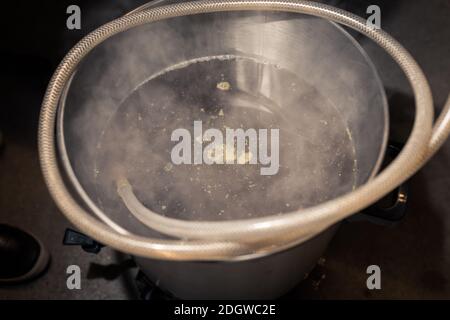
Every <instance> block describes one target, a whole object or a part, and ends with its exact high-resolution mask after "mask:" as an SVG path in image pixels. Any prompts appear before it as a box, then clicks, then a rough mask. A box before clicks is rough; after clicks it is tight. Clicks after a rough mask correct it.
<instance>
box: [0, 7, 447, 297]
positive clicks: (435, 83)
mask: <svg viewBox="0 0 450 320" xmlns="http://www.w3.org/2000/svg"><path fill="white" fill-rule="evenodd" d="M141 2H143V1H141ZM335 2H338V3H339V5H342V6H347V9H350V10H354V11H355V12H358V13H359V14H363V13H364V12H363V11H361V4H356V5H354V3H358V0H353V1H349V2H350V3H352V4H351V5H347V4H346V2H345V1H340V0H336V1H335ZM373 2H374V3H379V4H380V6H381V8H382V13H383V20H382V23H383V25H382V27H383V28H384V29H385V30H386V31H388V32H389V33H391V34H392V35H393V36H394V37H395V38H397V39H398V40H399V41H400V42H401V43H402V44H403V45H404V46H405V47H406V48H407V49H408V50H409V51H410V52H411V53H412V55H413V56H414V57H415V58H416V59H417V61H418V62H419V64H420V65H421V67H422V68H423V70H424V72H425V74H426V76H427V77H428V79H429V81H430V83H431V87H432V89H433V94H434V97H435V103H436V110H440V109H441V108H442V106H443V104H444V102H445V99H446V97H447V94H448V93H449V92H450V19H449V16H450V1H448V0H428V1H427V0H391V1H373ZM18 3H20V1H19V2H18ZM97 3H98V6H100V5H104V6H106V7H107V4H104V3H105V1H99V2H97ZM126 3H127V5H120V6H119V5H116V6H113V9H110V10H106V11H102V12H103V16H102V17H101V21H98V22H97V23H92V25H90V26H89V30H91V29H92V28H93V27H95V26H96V25H98V24H100V22H104V21H106V20H108V19H111V18H113V17H115V16H118V15H120V14H121V13H122V12H125V11H126V10H128V9H129V7H130V8H131V7H133V6H135V5H136V4H135V3H132V1H128V2H126ZM347 3H348V2H347ZM363 3H365V2H364V1H363ZM18 5H20V4H18ZM45 6H50V5H49V4H47V5H45ZM59 6H60V9H61V10H62V11H60V12H62V16H61V17H60V19H59V18H58V19H59V20H58V23H64V19H65V9H64V6H63V4H59ZM66 6H67V5H66ZM92 7H94V5H92ZM58 10H59V9H58ZM12 15H13V16H14V12H12ZM88 15H92V13H88ZM30 17H34V18H35V19H37V18H36V17H35V16H34V15H30ZM30 19H31V18H30ZM55 23H56V22H55ZM48 25H50V26H52V23H48ZM39 26H40V24H39V22H36V28H39ZM2 27H7V29H6V30H7V32H8V35H7V36H6V39H5V41H6V43H9V45H10V47H9V50H8V49H6V50H5V49H4V48H3V49H2V57H3V58H4V59H3V63H5V59H6V61H7V63H5V65H4V66H2V71H1V76H0V79H1V86H2V87H3V90H5V92H3V93H2V96H5V97H6V99H5V100H4V104H2V107H1V111H0V112H1V113H0V115H1V117H0V128H1V130H2V131H3V134H4V140H5V146H4V148H3V150H2V151H1V154H0V177H1V178H0V222H2V223H3V222H5V223H10V224H13V225H17V226H21V227H23V228H24V229H26V230H29V231H31V232H33V233H34V234H35V235H36V236H38V237H39V238H41V239H42V241H43V242H44V243H45V244H46V245H47V246H48V248H49V249H50V251H51V253H52V264H51V267H50V269H49V271H48V273H47V274H46V275H45V276H43V277H42V278H40V279H38V280H36V281H34V282H32V283H30V284H27V285H21V286H16V287H0V299H6V298H9V299H128V298H136V294H135V291H134V289H133V285H132V283H131V282H130V281H129V279H128V278H127V277H125V276H119V274H120V273H117V272H116V271H117V270H121V269H126V268H127V266H128V264H127V263H126V262H125V263H123V262H122V264H118V265H117V263H119V262H120V261H123V260H124V259H127V257H123V256H121V255H119V254H118V253H116V252H114V251H113V250H110V249H105V250H103V251H102V252H101V253H100V254H99V255H97V256H96V255H91V254H87V253H84V252H83V251H81V250H80V249H79V248H77V247H63V246H62V244H61V239H62V236H63V232H64V229H65V228H67V227H69V226H70V225H69V223H68V222H67V220H66V219H65V218H64V216H63V215H62V214H61V213H60V212H58V209H57V208H56V207H55V205H54V203H53V201H52V200H51V198H50V196H49V194H48V192H47V189H46V187H45V185H44V183H43V180H42V176H41V173H40V168H39V162H38V155H37V148H36V132H37V119H38V113H39V107H40V102H41V99H42V96H43V92H44V90H45V86H46V83H47V81H48V79H49V76H50V75H51V72H52V69H53V68H54V66H55V63H56V61H57V60H58V59H59V58H61V56H62V53H63V52H64V51H65V50H67V48H68V47H70V46H71V45H73V43H74V41H75V40H76V39H77V38H79V36H80V35H81V34H76V35H72V36H71V35H68V36H67V38H66V39H65V40H64V41H65V42H64V43H63V45H61V46H59V47H57V44H55V42H56V43H57V42H58V41H60V40H61V38H58V37H57V36H55V38H51V37H50V35H49V36H48V37H45V32H44V31H42V32H41V33H40V32H37V36H36V37H33V38H32V39H31V38H30V39H29V41H30V42H31V43H34V45H33V48H36V49H35V50H34V51H33V50H31V51H32V55H33V59H34V60H31V62H29V63H26V64H24V65H22V66H20V64H19V63H18V62H19V61H20V60H19V59H20V58H21V57H22V58H23V57H29V56H27V54H29V51H30V50H28V49H29V48H28V47H27V45H25V44H23V43H22V41H25V39H18V38H19V36H18V35H15V34H14V33H13V32H12V26H11V25H9V26H2ZM18 28H19V31H17V30H16V31H17V32H22V33H26V32H27V30H25V29H23V28H22V27H18ZM20 28H22V29H20ZM48 28H51V27H48ZM2 29H3V31H5V28H2ZM87 31H88V30H87ZM66 32H67V31H66ZM61 34H63V35H66V34H67V33H61ZM61 34H58V36H59V37H61ZM39 36H40V37H39ZM44 38H47V39H44ZM359 41H360V42H361V43H362V44H363V46H364V47H365V49H366V50H367V52H368V53H369V55H370V56H371V58H372V59H373V60H374V62H375V64H376V66H377V68H378V69H379V72H380V75H381V78H382V80H383V82H384V85H385V87H386V89H387V92H388V96H389V99H390V108H391V113H392V117H391V126H392V131H391V137H392V138H395V139H396V140H402V139H403V138H404V137H405V136H406V135H407V132H408V127H409V121H410V119H411V114H412V112H411V109H412V107H413V103H412V101H411V90H410V89H409V87H408V84H407V82H406V80H405V78H404V76H403V75H402V74H401V71H400V69H399V68H398V67H397V66H395V64H394V63H393V62H392V61H391V60H390V59H389V58H388V57H387V55H386V54H385V53H383V52H381V50H379V49H378V48H376V46H375V45H374V44H372V43H371V42H370V41H368V40H366V39H361V38H359ZM11 48H12V49H11ZM52 50H53V51H52ZM50 51H52V52H54V53H52V55H50V56H51V58H47V57H48V56H49V54H48V52H50ZM449 166H450V143H447V144H446V145H445V146H444V147H443V149H442V150H441V151H440V152H439V153H438V154H437V155H436V156H435V157H434V159H433V160H432V161H431V162H430V163H429V164H427V166H426V167H425V168H423V169H422V170H421V171H420V172H419V173H418V174H417V175H415V176H414V177H413V178H412V179H411V181H410V202H409V208H408V212H407V216H406V217H405V219H404V220H403V221H402V222H401V223H399V224H398V225H396V226H393V227H386V226H378V225H374V224H370V223H367V222H353V223H346V224H344V225H343V226H342V227H341V229H340V230H339V232H338V234H337V235H336V237H335V239H334V240H333V241H332V243H331V246H330V247H329V249H328V250H327V252H326V254H325V255H324V258H323V259H322V260H321V263H320V265H319V266H318V267H317V268H316V269H315V270H314V271H313V272H312V273H311V275H310V277H309V278H308V279H307V280H305V281H304V282H303V283H302V284H301V285H299V286H298V287H297V288H296V289H295V290H294V291H293V292H291V293H290V294H289V295H288V296H287V298H306V299H307V298H319V299H347V298H355V299H367V298H368V299H379V298H389V299H399V298H402V299H403V298H408V299H418V298H420V299H430V298H437V299H450V192H449V191H450V170H449ZM0 263H1V261H0ZM71 264H76V265H79V266H80V267H81V270H82V289H81V290H73V291H70V290H68V289H67V287H66V273H65V270H66V268H67V266H68V265H71ZM371 264H376V265H379V266H380V268H381V270H382V289H381V290H375V291H369V290H368V289H367V288H366V279H367V274H366V268H367V266H369V265H371ZM133 272H136V270H131V273H133Z"/></svg>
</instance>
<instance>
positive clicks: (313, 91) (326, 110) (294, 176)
mask: <svg viewBox="0 0 450 320" xmlns="http://www.w3.org/2000/svg"><path fill="white" fill-rule="evenodd" d="M265 15H266V13H259V14H255V15H254V16H252V18H251V19H254V20H256V21H264V22H263V23H261V24H259V25H258V24H254V23H243V24H242V26H240V27H239V32H234V33H233V32H230V33H226V32H225V31H226V29H227V25H226V24H225V22H223V21H227V20H226V19H223V20H220V22H218V21H219V20H215V19H212V16H211V15H205V18H204V19H202V18H200V17H196V16H194V17H189V18H177V19H178V20H177V22H175V21H174V20H169V21H161V22H158V23H153V24H151V25H148V26H143V27H139V28H135V29H132V30H130V31H127V32H126V33H124V34H119V35H116V36H114V37H113V38H112V39H111V41H108V42H107V43H105V44H104V45H103V46H102V47H100V48H98V49H96V50H94V52H92V53H91V55H90V57H89V59H87V61H85V65H84V66H82V67H81V68H80V70H79V71H78V74H77V76H76V78H75V79H74V82H73V84H72V88H71V89H72V90H71V94H72V95H73V96H70V95H69V100H70V101H72V103H73V104H74V105H76V106H79V105H82V106H83V108H70V109H68V110H69V112H70V114H68V115H67V117H70V118H71V119H73V120H72V123H71V125H70V128H69V129H68V130H67V131H68V132H67V136H71V137H72V139H73V141H69V143H68V144H71V145H83V149H82V150H81V151H78V150H77V151H71V154H70V155H69V156H70V157H71V159H74V160H72V163H73V166H74V167H75V171H76V172H77V175H79V176H84V177H85V179H83V186H84V187H85V188H86V190H87V192H88V194H89V195H90V196H91V197H92V199H93V200H94V201H95V202H96V203H98V204H99V206H100V207H101V208H102V209H103V210H104V212H106V213H107V214H109V215H111V217H112V218H113V220H116V221H120V224H122V225H127V224H132V225H133V226H135V225H136V223H135V222H132V221H133V219H134V218H133V217H132V215H131V214H130V213H129V211H128V210H127V209H126V207H125V206H124V204H123V202H122V199H121V198H120V197H119V195H118V194H117V188H116V184H117V181H118V180H119V179H121V178H126V179H127V180H128V181H129V182H130V184H131V186H132V188H133V192H134V193H135V195H136V197H137V199H139V201H141V202H142V204H143V205H144V206H145V207H147V208H149V209H150V210H152V211H154V212H157V213H159V214H162V215H165V216H167V217H172V218H178V219H184V220H199V221H207V220H209V221H217V220H231V219H245V218H252V217H260V216H266V215H274V214H282V213H285V212H291V211H293V210H296V209H299V208H305V207H309V206H313V205H316V204H319V203H321V202H323V201H326V200H328V199H332V198H334V197H336V196H339V195H341V194H344V193H346V192H349V191H351V190H352V189H353V188H355V187H356V185H357V184H358V179H359V177H358V173H359V168H358V166H359V159H360V158H359V157H358V156H357V155H356V153H357V150H356V148H355V136H354V135H352V132H354V130H351V129H350V128H349V123H357V121H356V120H357V119H358V117H365V116H367V114H365V112H367V111H365V110H366V109H364V108H362V107H361V109H355V108H354V107H355V104H356V103H357V102H358V101H360V100H361V98H360V97H359V96H358V94H359V93H358V92H356V91H355V92H353V93H352V94H351V95H348V96H347V97H345V98H342V101H347V102H348V108H347V109H345V112H346V114H342V110H343V108H342V104H339V106H338V107H337V106H336V104H337V102H336V100H335V99H334V96H325V95H324V94H323V90H320V87H319V86H318V85H317V83H318V81H317V80H316V79H318V78H320V79H324V80H323V81H322V82H323V88H325V89H329V83H330V82H333V81H331V80H329V79H328V78H327V77H328V76H329V75H328V74H322V75H321V74H315V73H308V72H306V71H302V70H301V69H299V68H300V66H302V67H304V68H305V69H306V68H307V67H308V65H307V64H306V63H304V60H305V61H307V60H308V59H309V60H311V59H312V58H313V57H314V55H315V52H313V51H308V50H306V47H307V46H305V50H303V51H301V50H299V49H298V48H296V49H295V52H296V55H295V57H296V58H298V60H299V67H298V68H297V70H291V69H288V68H286V66H285V65H284V64H283V63H280V64H278V63H275V62H274V61H276V59H269V58H266V57H265V56H266V53H267V55H270V54H273V52H276V53H277V54H279V55H280V57H281V56H282V55H283V54H285V53H286V54H290V51H289V50H288V49H287V48H281V47H276V48H275V49H276V50H275V49H274V48H271V47H268V45H267V43H270V42H269V41H268V40H267V39H263V40H261V36H260V34H261V32H263V31H264V32H263V34H268V36H267V37H268V39H276V41H275V40H274V41H275V43H276V44H277V46H280V43H281V40H280V39H282V37H283V36H284V35H285V34H286V30H288V28H285V29H283V28H284V26H289V28H291V27H292V23H294V22H293V21H294V20H284V19H279V20H277V19H278V18H274V21H273V22H268V19H267V16H265ZM274 16H275V17H277V15H274ZM279 16H281V14H280V15H279ZM227 17H231V14H230V15H227ZM238 17H239V15H238V14H236V17H235V19H236V20H238V19H239V18H238ZM233 19H234V18H231V20H230V21H231V22H229V23H230V24H231V25H232V24H233V21H234V20H233ZM248 19H250V18H248ZM251 19H250V21H253V20H251ZM244 22H247V20H245V19H244ZM253 22H254V21H253ZM304 22H305V24H306V23H308V24H309V25H310V26H309V27H308V28H311V25H315V24H316V25H315V27H316V30H320V28H322V29H323V30H328V29H327V28H330V25H329V24H327V23H325V24H326V25H322V24H321V23H318V22H317V21H316V20H308V21H303V20H301V19H299V20H298V21H297V22H296V23H298V24H299V25H300V26H301V24H302V23H304ZM186 26H189V28H187V27H186ZM261 26H264V27H265V28H266V29H265V30H262V29H261ZM208 27H209V29H208V30H209V32H208V33H207V34H206V33H205V32H202V31H203V30H204V29H205V28H208ZM332 28H334V27H332ZM279 30H281V31H282V32H284V33H282V32H281V31H279ZM333 30H334V29H333ZM334 31H335V30H334ZM252 32H254V33H255V34H254V35H253V36H252ZM270 32H275V33H276V34H275V35H272V37H270V36H269V34H270ZM277 32H279V33H277ZM244 35H245V36H246V38H245V40H244V41H241V38H240V37H242V38H244ZM258 35H259V36H258ZM301 35H302V33H299V36H301ZM308 39H309V38H308ZM309 40H310V39H309ZM259 41H260V42H259ZM277 41H278V42H277ZM286 41H287V40H286ZM310 41H311V40H310ZM225 43H226V44H225ZM230 43H231V44H232V45H230ZM299 43H301V42H300V41H299ZM339 43H343V42H342V41H341V42H339ZM290 44H291V43H290ZM292 45H294V44H292ZM295 45H297V44H295ZM253 46H254V47H256V48H259V49H257V50H253V52H251V53H246V52H247V49H249V48H253ZM321 46H323V47H324V48H325V49H326V46H325V45H322V44H320V46H318V47H317V48H322V47H321ZM266 48H267V52H266V51H265V49H266ZM325 49H324V51H326V50H328V49H326V50H325ZM283 50H284V51H283ZM345 50H350V49H345ZM255 51H257V52H258V54H255ZM327 52H328V51H326V53H327ZM308 55H309V56H308ZM289 58H290V57H289ZM280 60H281V59H280ZM355 61H356V60H355ZM326 63H328V62H324V64H325V66H326V65H327V64H326ZM350 65H352V66H353V64H350ZM361 65H362V64H361V63H360V64H354V66H355V68H360V69H361V68H362V67H361ZM344 66H346V67H347V68H344V67H342V70H341V69H337V71H336V72H337V73H338V74H339V75H340V76H342V77H345V78H346V79H347V80H349V81H350V82H355V83H356V82H357V81H359V79H358V76H357V73H356V72H353V71H354V70H353V71H352V69H350V68H349V67H348V65H344ZM299 70H300V71H301V72H300V71H299ZM92 74H95V75H97V76H96V77H93V76H92ZM77 79H82V80H83V81H81V80H80V81H77ZM341 80H342V82H343V83H345V81H344V80H345V79H341ZM334 82H335V81H334ZM311 83H315V84H314V85H312V84H311ZM339 83H340V82H338V84H339ZM339 88H340V87H338V86H336V88H334V87H333V88H332V89H329V91H330V92H335V91H338V89H339ZM369 98H370V99H374V98H373V97H369ZM339 102H340V101H339ZM352 110H353V111H352ZM355 110H356V111H357V112H355ZM194 121H202V123H203V126H204V128H203V130H204V131H205V130H207V129H209V128H214V129H219V130H221V131H222V132H223V133H225V130H226V129H227V128H231V129H238V128H242V129H244V130H246V129H249V128H253V129H255V130H259V129H268V131H269V132H270V129H279V138H280V143H279V152H280V153H279V159H280V168H279V171H278V173H277V174H276V175H273V176H270V175H269V176H262V175H261V174H260V169H261V167H262V165H261V164H257V165H254V164H249V163H247V162H245V161H244V162H245V164H239V165H236V164H234V165H214V164H212V165H208V164H193V165H187V164H181V165H177V164H174V163H173V162H172V161H171V151H172V148H173V147H174V145H175V144H176V142H173V141H171V134H172V132H173V131H174V130H176V129H178V128H186V129H188V130H191V129H192V126H193V123H194ZM369 127H370V126H368V128H369ZM375 133H376V132H375ZM375 133H374V137H375V138H374V139H376V138H377V136H376V134H375ZM370 147H372V146H370ZM74 150H75V149H74ZM69 153H70V152H69ZM247 153H248V151H247ZM357 159H358V162H357ZM133 228H134V229H136V228H135V227H133ZM140 230H143V229H140Z"/></svg>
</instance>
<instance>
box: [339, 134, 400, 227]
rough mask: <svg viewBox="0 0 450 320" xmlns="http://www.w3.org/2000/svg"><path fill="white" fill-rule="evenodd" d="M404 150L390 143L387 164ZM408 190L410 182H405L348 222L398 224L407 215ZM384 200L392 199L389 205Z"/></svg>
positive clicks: (387, 151)
mask: <svg viewBox="0 0 450 320" xmlns="http://www.w3.org/2000/svg"><path fill="white" fill-rule="evenodd" d="M402 148H403V144H400V143H397V142H393V141H390V142H389V144H388V146H387V149H386V159H385V162H391V161H392V160H394V159H395V157H397V155H398V154H399V153H400V151H401V150H402ZM408 189H409V188H408V181H405V182H404V183H402V184H401V185H400V186H399V187H398V188H396V189H395V190H394V191H392V192H391V193H390V194H388V195H387V196H386V197H385V198H383V199H382V200H380V201H378V202H377V203H375V204H373V205H372V206H370V207H368V208H366V209H364V210H363V211H362V212H360V213H358V214H356V215H354V216H352V217H350V218H348V219H347V220H348V221H350V222H353V221H369V222H372V223H375V224H381V225H392V224H396V223H397V222H399V221H400V220H402V219H403V218H404V217H405V215H406V207H407V201H408ZM384 199H391V200H390V201H389V204H388V205H386V204H385V202H386V201H383V200H384ZM392 199H393V200H392Z"/></svg>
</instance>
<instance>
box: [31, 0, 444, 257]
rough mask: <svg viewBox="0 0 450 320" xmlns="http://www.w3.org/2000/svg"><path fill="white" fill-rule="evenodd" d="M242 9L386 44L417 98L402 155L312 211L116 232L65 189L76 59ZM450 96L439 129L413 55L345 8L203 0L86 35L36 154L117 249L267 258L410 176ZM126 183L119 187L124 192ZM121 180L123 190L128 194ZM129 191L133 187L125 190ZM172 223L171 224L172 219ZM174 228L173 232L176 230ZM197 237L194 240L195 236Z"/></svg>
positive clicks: (55, 95) (71, 214)
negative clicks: (70, 84) (69, 92)
mask: <svg viewBox="0 0 450 320" xmlns="http://www.w3.org/2000/svg"><path fill="white" fill-rule="evenodd" d="M242 10H266V11H288V12H297V13H304V14H309V15H313V16H317V17H322V18H324V19H328V20H331V21H334V22H337V23H340V24H343V25H346V26H348V27H351V28H353V29H355V30H357V31H359V32H361V33H362V34H364V35H366V36H367V37H369V38H371V39H372V40H373V41H375V42H376V43H377V44H378V45H379V46H380V47H382V48H383V49H385V50H386V51H387V52H388V53H389V54H390V55H391V56H392V58H393V59H394V60H395V61H396V62H397V63H398V64H399V65H400V67H401V68H402V70H403V71H404V72H405V74H406V76H407V78H408V80H409V82H410V84H411V86H412V89H413V91H414V97H415V102H416V119H415V122H414V126H413V130H412V132H411V135H410V137H409V139H408V142H407V143H406V145H405V147H404V148H403V150H402V152H401V153H400V155H399V156H398V157H397V158H396V159H395V160H394V161H393V162H392V163H391V164H390V165H389V167H387V168H386V169H385V170H384V171H383V172H381V173H380V174H379V175H378V176H377V177H375V178H374V179H373V180H371V181H370V182H368V183H366V184H365V185H363V186H361V187H360V188H358V189H356V190H355V191H353V192H351V193H348V194H346V195H344V196H341V197H339V198H336V199H333V200H330V201H327V202H325V203H322V204H320V205H318V206H315V207H311V208H308V209H302V210H299V211H295V212H291V213H287V214H284V215H280V216H270V217H264V218H256V219H247V220H235V221H225V222H214V223H211V224H209V225H207V228H205V225H202V224H201V223H195V222H193V223H191V224H190V225H189V227H188V228H187V229H186V228H184V227H183V226H181V227H180V229H179V230H175V231H176V232H177V233H176V234H177V235H180V233H178V232H185V231H186V230H188V232H189V234H190V236H187V237H186V238H188V239H189V240H162V239H155V238H146V237H141V236H136V235H133V234H129V233H119V232H117V231H114V230H113V229H111V228H110V227H109V226H107V225H106V224H104V223H103V222H101V221H99V220H97V219H96V218H95V217H93V216H92V215H90V214H89V213H88V212H87V211H85V210H84V209H83V208H81V206H79V205H78V204H77V203H76V201H75V200H74V199H73V197H72V196H71V195H70V193H69V191H68V190H67V188H66V186H65V185H64V182H63V180H62V178H61V174H60V171H59V168H58V165H57V156H56V148H55V134H54V129H55V118H56V112H57V109H58V103H59V99H60V96H61V93H62V91H63V89H64V87H65V85H66V83H67V81H68V80H69V79H70V77H71V75H72V73H73V72H74V71H75V69H76V67H77V65H78V63H79V62H80V61H81V60H82V59H83V57H85V56H86V55H87V54H88V53H89V52H90V50H92V49H93V48H94V47H95V46H96V45H98V44H99V43H101V42H102V41H104V40H106V39H107V38H109V37H111V36H113V35H114V34H117V33H120V32H123V31H125V30H128V29H130V28H133V27H136V26H139V25H142V24H145V23H149V22H153V21H157V20H162V19H166V18H170V17H177V16H184V15H192V14H200V13H209V12H220V11H242ZM449 123H450V99H449V101H448V103H447V105H446V107H445V108H444V111H443V113H442V114H441V116H440V117H439V119H438V121H437V124H436V126H435V129H434V131H432V124H433V100H432V96H431V91H430V88H429V85H428V82H427V80H426V78H425V76H424V74H423V72H422V71H421V69H420V67H419V66H418V65H417V63H416V62H415V60H414V59H413V58H412V57H411V55H410V54H409V53H408V52H407V51H406V50H405V49H404V48H403V47H402V46H401V45H400V44H399V43H398V42H397V41H396V40H394V39H393V38H392V37H391V36H389V35H388V34H387V33H385V32H384V31H382V30H377V29H373V28H371V27H369V26H367V25H366V21H365V20H363V19H361V18H360V17H357V16H355V15H353V14H351V13H348V12H346V11H343V10H340V9H336V8H334V7H331V6H327V5H323V4H318V3H315V2H311V1H261V0H259V1H257V0H255V1H254V0H244V1H241V0H230V1H220V0H204V1H195V2H186V3H179V4H174V5H170V6H164V7H158V8H152V9H144V10H142V11H138V12H134V13H132V14H130V15H126V16H124V17H122V18H119V19H116V20H114V21H112V22H110V23H108V24H106V25H104V26H102V27H100V28H99V29H97V30H95V31H93V32H92V33H90V34H89V35H87V36H86V37H85V38H83V39H82V40H81V41H80V42H79V43H78V44H77V45H76V46H75V47H74V48H73V49H72V50H71V51H70V52H69V53H68V54H67V55H66V57H65V58H64V59H63V61H62V62H61V63H60V65H59V67H58V68H57V70H56V71H55V73H54V75H53V77H52V79H51V81H50V83H49V86H48V88H47V92H46V95H45V97H44V101H43V104H42V110H41V117H40V124H39V154H40V160H41V167H42V172H43V174H44V178H45V181H46V183H47V186H48V188H49V190H50V193H51V195H52V197H53V198H54V200H55V202H56V203H57V205H58V207H59V208H60V209H61V211H62V212H63V213H64V214H65V215H66V217H67V218H68V219H69V220H70V221H71V222H72V223H73V224H74V225H75V226H77V227H78V228H79V229H80V230H82V231H83V232H85V233H86V234H88V235H89V236H91V237H93V238H95V239H96V240H98V241H100V242H102V243H104V244H106V245H109V246H111V247H113V248H115V249H117V250H120V251H123V252H127V253H129V254H132V255H137V256H142V257H147V258H157V259H169V260H219V261H223V260H238V259H245V258H248V257H254V256H258V255H259V256H262V255H266V254H269V253H272V252H275V251H278V250H281V249H282V248H286V247H289V246H292V245H293V244H295V243H299V242H302V241H305V240H307V239H309V238H311V237H313V236H314V235H317V234H318V233H320V232H321V231H323V230H325V229H327V228H328V227H330V226H332V225H333V224H335V223H337V222H339V221H341V220H342V219H344V218H346V217H348V216H350V215H352V214H354V213H356V212H358V211H360V210H361V209H363V208H365V207H367V206H369V205H370V204H372V203H374V202H376V201H377V200H379V199H380V198H382V197H383V196H384V195H386V194H387V193H388V192H390V191H391V190H393V189H395V188H396V187H397V186H398V185H399V184H401V183H402V182H404V181H405V180H407V179H408V178H410V177H411V176H412V175H413V174H414V173H415V172H417V170H418V169H419V168H420V167H421V166H422V165H423V164H424V163H425V162H426V161H427V160H428V159H429V157H430V156H431V155H432V154H434V153H435V152H436V151H437V149H439V147H440V146H441V145H442V143H443V142H444V141H445V139H446V138H447V136H448V134H449V131H450V125H449ZM121 188H122V189H121ZM126 188H127V186H126V184H124V183H123V184H120V183H119V190H120V191H119V192H123V191H125V192H126V191H127V189H126ZM128 191H130V190H129V189H128ZM169 227H170V224H169ZM175 231H174V232H175ZM192 235H196V236H195V238H196V239H193V240H192V239H191V238H192Z"/></svg>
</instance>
